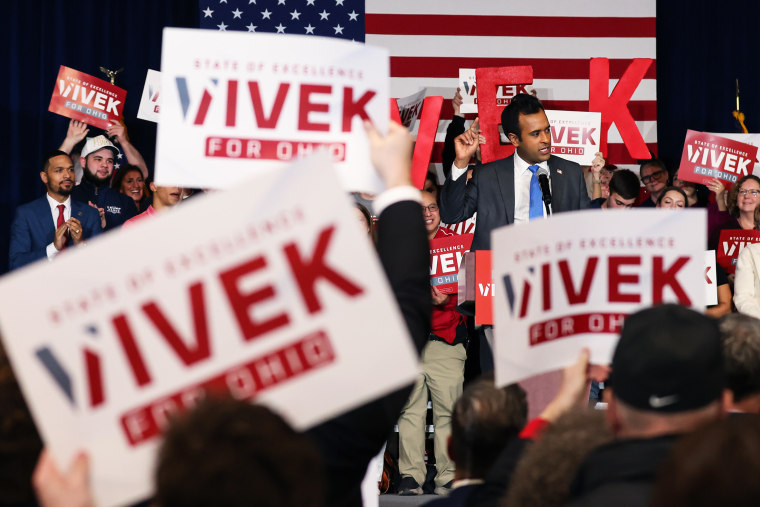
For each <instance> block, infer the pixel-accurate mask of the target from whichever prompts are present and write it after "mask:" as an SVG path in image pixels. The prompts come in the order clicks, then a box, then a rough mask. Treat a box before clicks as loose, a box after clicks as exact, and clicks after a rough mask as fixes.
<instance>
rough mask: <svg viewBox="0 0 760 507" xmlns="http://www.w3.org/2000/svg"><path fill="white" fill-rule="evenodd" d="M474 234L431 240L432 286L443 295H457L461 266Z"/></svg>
mask: <svg viewBox="0 0 760 507" xmlns="http://www.w3.org/2000/svg"><path fill="white" fill-rule="evenodd" d="M473 237H474V235H473V234H462V235H457V236H445V237H443V238H436V239H431V240H430V285H432V286H433V287H436V288H437V289H438V290H439V291H441V293H443V294H456V293H457V288H458V286H459V283H458V282H459V278H458V273H459V266H461V264H462V257H463V256H464V253H465V252H467V251H469V250H470V245H472V238H473Z"/></svg>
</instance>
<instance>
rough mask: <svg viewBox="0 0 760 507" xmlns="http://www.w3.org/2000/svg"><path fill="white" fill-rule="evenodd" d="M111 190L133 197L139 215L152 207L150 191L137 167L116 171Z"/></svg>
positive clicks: (125, 166) (122, 168) (132, 166)
mask: <svg viewBox="0 0 760 507" xmlns="http://www.w3.org/2000/svg"><path fill="white" fill-rule="evenodd" d="M111 188H112V189H114V190H118V191H119V192H121V193H122V194H124V195H127V196H129V197H131V198H132V199H133V200H134V201H135V206H137V212H138V213H142V212H143V211H145V210H146V209H147V208H148V206H149V205H150V201H151V199H150V197H151V196H150V190H148V186H147V185H146V184H145V180H144V179H143V175H142V171H140V168H139V167H137V166H134V165H124V166H122V167H121V169H119V170H118V171H116V173H115V174H114V176H113V179H112V180H111Z"/></svg>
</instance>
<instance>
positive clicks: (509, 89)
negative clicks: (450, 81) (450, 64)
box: [457, 69, 530, 114]
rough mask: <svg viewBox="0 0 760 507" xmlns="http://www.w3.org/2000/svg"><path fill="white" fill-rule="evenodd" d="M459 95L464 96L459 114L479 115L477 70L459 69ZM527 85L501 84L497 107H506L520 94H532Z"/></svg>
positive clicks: (497, 95)
mask: <svg viewBox="0 0 760 507" xmlns="http://www.w3.org/2000/svg"><path fill="white" fill-rule="evenodd" d="M457 86H458V87H459V93H460V94H461V95H462V105H461V106H459V112H460V113H462V114H466V113H477V112H478V90H477V86H476V79H475V69H459V84H458V85H457ZM526 86H527V84H499V86H497V87H496V105H497V106H500V107H504V106H506V105H507V104H509V103H510V102H512V99H513V98H514V96H515V95H517V94H518V93H530V91H529V90H528V89H527V88H526Z"/></svg>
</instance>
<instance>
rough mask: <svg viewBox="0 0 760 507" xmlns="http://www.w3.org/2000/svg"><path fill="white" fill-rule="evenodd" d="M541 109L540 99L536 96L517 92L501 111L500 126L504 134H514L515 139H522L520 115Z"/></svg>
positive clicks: (533, 112)
mask: <svg viewBox="0 0 760 507" xmlns="http://www.w3.org/2000/svg"><path fill="white" fill-rule="evenodd" d="M543 110H544V106H542V105H541V101H540V100H538V99H537V98H536V97H534V96H533V95H529V94H527V93H518V94H517V95H515V96H514V98H513V99H512V101H511V102H510V103H509V104H508V105H507V107H505V108H504V110H503V111H502V112H501V128H502V129H504V135H505V136H507V138H509V134H515V135H516V136H517V139H519V140H520V141H522V137H521V136H520V115H521V114H536V113H538V112H539V111H543Z"/></svg>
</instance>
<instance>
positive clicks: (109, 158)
mask: <svg viewBox="0 0 760 507" xmlns="http://www.w3.org/2000/svg"><path fill="white" fill-rule="evenodd" d="M118 155H119V149H118V148H117V147H116V146H115V145H114V144H113V143H112V142H111V141H109V140H108V138H107V137H106V136H102V135H101V136H97V137H88V138H87V141H86V142H85V144H84V148H82V153H81V156H80V163H81V164H82V170H83V177H82V182H81V183H80V184H79V185H77V186H76V187H74V190H73V191H72V193H71V197H72V198H73V199H74V200H75V201H79V202H83V203H85V204H89V205H90V206H93V207H96V208H98V210H103V217H104V222H103V223H104V224H105V225H103V228H104V229H105V230H106V231H108V230H111V229H113V228H116V227H119V226H121V225H122V224H123V223H124V222H126V221H127V220H129V219H130V218H132V217H133V216H135V215H136V214H137V208H136V207H135V203H134V201H132V199H131V198H130V197H128V196H126V195H124V194H122V193H120V192H118V191H116V190H114V189H112V188H111V187H110V183H111V173H112V172H113V167H114V160H115V159H116V157H117V156H118Z"/></svg>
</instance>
